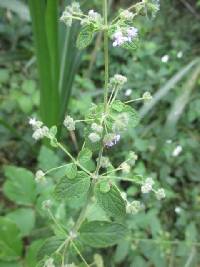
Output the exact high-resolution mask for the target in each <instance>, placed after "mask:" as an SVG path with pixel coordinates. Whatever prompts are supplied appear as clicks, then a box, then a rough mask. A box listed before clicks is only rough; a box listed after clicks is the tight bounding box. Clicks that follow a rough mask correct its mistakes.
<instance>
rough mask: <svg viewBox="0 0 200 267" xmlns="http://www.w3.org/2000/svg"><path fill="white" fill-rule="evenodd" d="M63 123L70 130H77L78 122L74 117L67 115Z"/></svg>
mask: <svg viewBox="0 0 200 267" xmlns="http://www.w3.org/2000/svg"><path fill="white" fill-rule="evenodd" d="M63 124H64V126H65V127H66V128H67V129H68V130H69V131H75V124H76V122H75V121H74V119H73V118H72V117H70V116H66V117H65V120H64V122H63Z"/></svg>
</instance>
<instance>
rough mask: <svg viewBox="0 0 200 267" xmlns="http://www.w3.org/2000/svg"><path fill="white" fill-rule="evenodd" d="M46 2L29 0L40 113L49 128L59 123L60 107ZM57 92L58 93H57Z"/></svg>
mask: <svg viewBox="0 0 200 267" xmlns="http://www.w3.org/2000/svg"><path fill="white" fill-rule="evenodd" d="M45 2H46V1H44V0H29V7H30V13H31V17H32V27H33V33H34V39H35V47H36V57H37V63H38V72H39V79H40V113H41V117H42V120H43V121H44V123H45V124H46V125H47V126H51V125H54V124H57V123H58V110H57V109H58V107H57V105H55V102H56V101H57V100H56V99H55V95H57V94H58V89H57V88H55V87H54V86H53V79H52V75H51V74H52V71H51V57H50V52H49V46H48V39H47V33H46V23H45V12H46V5H45ZM56 91H57V92H56Z"/></svg>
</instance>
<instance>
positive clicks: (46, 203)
mask: <svg viewBox="0 0 200 267" xmlns="http://www.w3.org/2000/svg"><path fill="white" fill-rule="evenodd" d="M51 207H52V202H51V200H50V199H47V200H44V201H43V202H42V208H43V210H47V209H50V208H51Z"/></svg>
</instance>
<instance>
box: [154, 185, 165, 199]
mask: <svg viewBox="0 0 200 267" xmlns="http://www.w3.org/2000/svg"><path fill="white" fill-rule="evenodd" d="M165 196H166V195H165V190H164V189H163V188H160V189H158V190H157V191H156V198H157V199H158V200H161V199H163V198H165Z"/></svg>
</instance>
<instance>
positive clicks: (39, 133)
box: [32, 126, 49, 141]
mask: <svg viewBox="0 0 200 267" xmlns="http://www.w3.org/2000/svg"><path fill="white" fill-rule="evenodd" d="M48 133H49V129H48V127H46V126H43V127H42V128H38V129H36V130H35V131H34V133H33V135H32V137H33V139H35V140H36V141H38V140H40V139H42V138H44V137H46V136H47V135H48Z"/></svg>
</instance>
